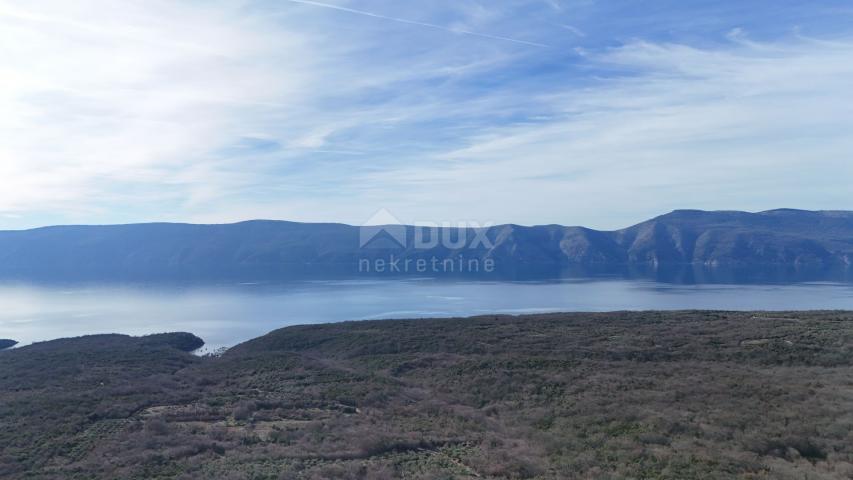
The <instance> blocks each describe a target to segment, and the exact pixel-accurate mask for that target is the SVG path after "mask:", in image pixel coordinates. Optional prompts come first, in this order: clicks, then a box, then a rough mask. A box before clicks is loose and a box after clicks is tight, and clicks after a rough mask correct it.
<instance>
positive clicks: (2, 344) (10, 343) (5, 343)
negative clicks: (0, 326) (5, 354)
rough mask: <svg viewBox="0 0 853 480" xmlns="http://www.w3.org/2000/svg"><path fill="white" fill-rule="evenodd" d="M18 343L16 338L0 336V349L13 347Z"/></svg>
mask: <svg viewBox="0 0 853 480" xmlns="http://www.w3.org/2000/svg"><path fill="white" fill-rule="evenodd" d="M17 344H18V342H16V341H15V340H9V339H8V338H0V350H5V349H7V348H12V347H14V346H15V345H17Z"/></svg>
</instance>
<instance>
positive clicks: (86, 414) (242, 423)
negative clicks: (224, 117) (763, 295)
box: [0, 311, 853, 480]
mask: <svg viewBox="0 0 853 480" xmlns="http://www.w3.org/2000/svg"><path fill="white" fill-rule="evenodd" d="M197 346H198V340H197V339H195V338H194V337H192V336H191V335H188V334H167V335H158V336H149V337H139V338H133V337H126V336H119V335H104V336H95V337H83V338H78V339H66V340H59V341H53V342H45V343H41V344H36V345H32V346H27V347H22V348H18V349H12V350H7V351H2V352H0V477H2V478H12V479H14V478H38V479H43V478H47V479H50V478H80V479H84V478H93V477H94V478H122V479H143V478H163V479H165V478H179V479H183V478H187V479H189V478H223V479H326V478H336V479H362V478H363V479H380V480H381V479H386V478H387V479H391V478H407V479H452V478H459V479H486V478H531V479H533V478H541V479H562V478H589V479H608V478H613V479H615V478H636V479H713V478H720V479H724V478H725V479H728V478H744V479H836V478H837V479H843V478H853V369H851V367H853V313H850V312H785V313H779V312H774V313H769V312H699V311H685V312H616V313H600V314H598V313H596V314H590V313H575V314H548V315H531V316H519V317H510V316H488V317H475V318H468V319H439V320H393V321H370V322H351V323H341V324H328V325H315V326H300V327H289V328H285V329H282V330H278V331H275V332H272V333H270V334H268V335H266V336H264V337H260V338H258V339H255V340H252V341H249V342H246V343H244V344H241V345H238V346H236V347H234V348H232V349H231V350H229V351H227V352H226V353H224V354H223V355H221V356H217V357H197V356H194V355H192V354H190V353H187V351H188V350H191V349H192V348H195V347H197Z"/></svg>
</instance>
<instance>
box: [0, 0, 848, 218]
mask: <svg viewBox="0 0 853 480" xmlns="http://www.w3.org/2000/svg"><path fill="white" fill-rule="evenodd" d="M0 46H2V48H0V112H2V113H0V178H2V181H3V188H2V189H0V229H18V228H27V227H35V226H42V225H49V224H64V223H75V224H79V223H86V224H103V223H130V222H144V221H180V222H206V223H220V222H231V221H239V220H246V219H252V218H270V219H286V220H295V221H334V222H344V223H349V224H356V225H358V224H361V223H362V222H364V221H365V220H367V219H368V218H369V217H370V216H371V215H373V214H374V213H375V212H376V211H377V210H379V209H383V208H384V209H388V210H389V211H391V212H393V214H394V215H395V216H397V217H398V218H399V219H400V220H401V221H404V222H405V223H418V222H443V221H458V220H471V221H476V222H479V223H488V222H491V223H523V224H550V223H559V224H568V225H585V226H588V227H592V228H600V229H612V228H622V227H626V226H628V225H631V224H633V223H636V222H638V221H641V220H644V219H646V218H649V217H653V216H655V215H659V214H662V213H665V212H668V211H670V210H674V209H681V208H700V209H709V210H717V209H727V210H749V211H760V210H768V209H773V208H779V207H792V208H802V209H826V210H838V209H853V190H851V188H850V178H853V162H851V159H850V154H851V152H853V136H851V135H850V132H851V131H853V90H851V89H850V85H853V61H851V59H853V7H851V6H850V4H849V2H846V1H840V0H835V1H831V0H819V1H815V2H808V3H806V2H798V1H790V0H783V1H770V0H759V1H754V2H740V1H735V0H723V1H709V0H701V1H696V2H680V1H676V0H665V1H655V2H652V3H651V4H645V5H640V4H638V3H637V2H630V1H627V0H622V1H612V2H597V1H594V0H518V1H515V0H513V1H498V2H486V1H483V0H480V1H475V0H438V1H435V2H428V3H427V2H417V4H413V3H411V2H394V1H390V0H351V1H344V0H323V1H309V0H281V1H248V0H218V1H214V2H194V1H177V2H175V1H165V0H154V1H150V0H146V1H141V0H136V1H126V2H122V3H121V6H118V5H117V4H115V3H112V2H107V1H106V0H81V1H75V2H63V1H59V0H34V1H30V2H15V1H11V0H0Z"/></svg>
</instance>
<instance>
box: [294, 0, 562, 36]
mask: <svg viewBox="0 0 853 480" xmlns="http://www.w3.org/2000/svg"><path fill="white" fill-rule="evenodd" d="M285 1H288V2H291V3H299V4H302V5H311V6H314V7H320V8H328V9H332V10H338V11H341V12H347V13H354V14H356V15H364V16H366V17H372V18H378V19H380V20H388V21H391V22H397V23H403V24H406V25H415V26H419V27H426V28H434V29H436V30H443V31H445V32H451V33H457V34H461V35H470V36H473V37H480V38H488V39H491V40H500V41H503V42H513V43H519V44H522V45H529V46H531V47H543V48H545V47H548V45H545V44H543V43H538V42H530V41H527V40H519V39H517V38H510V37H503V36H500V35H490V34H488V33H479V32H472V31H470V30H465V29H464V28H461V27H460V28H451V27H444V26H441V25H436V24H434V23H427V22H418V21H415V20H407V19H405V18H397V17H389V16H387V15H379V14H378V13H372V12H367V11H364V10H356V9H354V8H347V7H341V6H338V5H332V4H330V3H322V2H314V1H311V0H285Z"/></svg>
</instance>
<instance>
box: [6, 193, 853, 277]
mask: <svg viewBox="0 0 853 480" xmlns="http://www.w3.org/2000/svg"><path fill="white" fill-rule="evenodd" d="M372 228H374V229H377V227H372ZM390 228H394V229H398V230H397V231H398V232H402V233H400V235H399V237H398V238H396V239H395V238H391V237H389V236H388V235H386V236H385V237H383V236H382V235H381V234H382V233H387V232H382V231H380V230H381V229H377V230H376V231H377V232H379V233H380V235H377V238H376V239H374V241H371V242H367V243H366V244H364V243H365V242H364V237H363V234H364V232H365V230H361V229H360V228H359V227H354V226H349V225H342V224H306V223H294V222H283V221H260V220H259V221H249V222H242V223H236V224H228V225H190V224H163V223H160V224H133V225H109V226H59V227H46V228H39V229H34V230H25V231H0V275H21V276H39V275H43V276H57V277H62V276H66V277H69V278H75V277H95V278H98V277H113V276H126V277H159V278H169V277H174V276H186V277H192V276H195V277H205V278H220V277H234V276H256V277H257V276H265V277H306V276H316V277H324V276H340V275H347V274H355V273H365V272H364V269H363V268H362V267H363V264H362V262H367V263H366V265H368V266H369V268H368V269H367V270H368V272H367V273H376V272H377V271H379V270H378V269H377V268H376V267H375V266H373V265H374V264H372V263H371V262H374V261H376V260H380V261H382V262H383V263H387V261H388V260H391V259H394V258H396V259H398V260H400V261H402V262H406V261H408V262H417V261H418V260H421V261H423V262H425V264H426V262H429V261H431V260H432V259H437V260H438V262H439V265H442V262H445V261H447V262H450V263H449V265H450V266H451V271H450V272H449V273H461V272H462V270H464V268H462V267H464V265H467V264H468V263H467V262H470V261H476V262H480V263H478V266H480V267H481V268H478V269H477V271H476V272H474V273H483V271H484V270H485V269H484V268H482V265H484V262H486V261H491V262H492V265H494V267H495V268H496V269H497V270H498V271H513V270H521V269H532V270H536V269H542V270H543V271H559V270H561V269H565V268H569V267H572V266H625V265H635V266H651V267H658V266H661V265H700V266H705V267H721V266H747V267H749V266H753V267H762V266H763V267H767V266H784V267H818V268H830V267H832V268H843V269H846V268H848V267H849V266H850V265H851V263H853V212H833V211H820V212H811V211H801V210H771V211H767V212H760V213H746V212H705V211H697V210H679V211H675V212H672V213H669V214H667V215H663V216H660V217H657V218H654V219H651V220H648V221H646V222H643V223H640V224H638V225H634V226H631V227H628V228H625V229H621V230H616V231H597V230H592V229H588V228H583V227H564V226H559V225H544V226H532V227H525V226H519V225H499V226H494V227H490V228H488V229H485V230H474V229H452V228H445V229H438V230H435V231H432V232H429V231H426V230H423V229H415V228H414V227H411V226H408V227H402V226H393V227H389V230H390ZM399 229H402V230H399ZM430 238H432V239H435V240H438V239H440V238H442V239H446V241H440V242H439V241H437V242H434V243H437V244H430V243H429V242H422V243H421V244H419V243H418V239H420V240H423V239H427V240H429V239H430ZM401 239H402V242H401V241H400V240H401ZM424 244H426V245H424ZM455 262H458V265H459V266H460V267H459V268H456V269H455V270H454V265H457V263H455ZM414 265H415V263H410V264H408V266H409V268H408V269H406V270H405V271H401V272H398V273H401V274H415V273H423V272H417V271H415V268H414ZM371 266H372V268H371ZM389 270H391V269H385V270H383V271H384V272H388V271H389ZM391 273H393V271H392V272H391ZM425 273H428V274H433V273H437V272H434V271H432V270H427V271H426V272H425ZM439 273H448V271H447V267H446V266H445V268H444V271H443V272H439Z"/></svg>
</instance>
